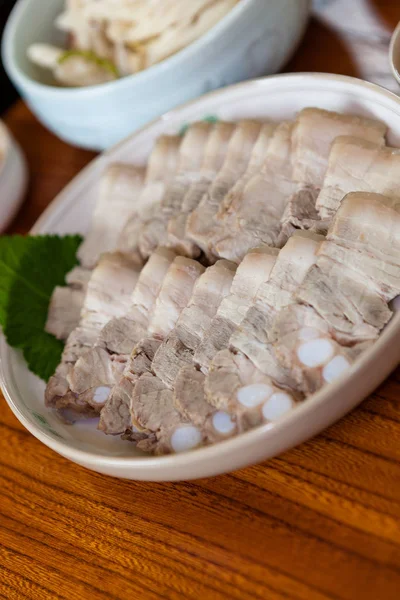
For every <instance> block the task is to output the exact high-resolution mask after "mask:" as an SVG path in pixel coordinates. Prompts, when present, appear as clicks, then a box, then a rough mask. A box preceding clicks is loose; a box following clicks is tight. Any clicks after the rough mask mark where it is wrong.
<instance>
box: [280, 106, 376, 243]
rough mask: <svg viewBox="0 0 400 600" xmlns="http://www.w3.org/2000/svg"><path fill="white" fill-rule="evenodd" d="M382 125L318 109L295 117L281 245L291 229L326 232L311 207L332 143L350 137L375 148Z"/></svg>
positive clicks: (312, 109) (323, 175) (357, 117)
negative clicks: (289, 191)
mask: <svg viewBox="0 0 400 600" xmlns="http://www.w3.org/2000/svg"><path fill="white" fill-rule="evenodd" d="M386 129H387V127H386V125H385V124H384V123H382V122H380V121H377V120H375V119H369V118H365V117H359V116H353V115H343V114H339V113H335V112H331V111H327V110H321V109H319V108H305V109H303V110H302V111H300V113H299V114H298V116H297V119H296V125H295V128H294V132H293V140H292V146H293V158H292V161H293V163H292V164H293V173H292V174H293V181H295V182H296V191H295V192H294V193H293V195H292V197H291V198H290V200H289V202H288V204H287V206H286V209H285V212H284V214H283V216H282V233H281V241H282V242H284V241H285V240H286V239H287V238H288V236H290V235H291V233H292V232H293V231H294V230H295V229H310V230H312V231H316V232H326V229H327V225H326V224H325V223H323V222H322V223H321V222H320V216H319V215H318V212H317V210H316V207H315V203H316V199H317V196H318V193H319V191H320V189H321V187H322V185H323V181H324V177H325V174H326V171H327V168H328V161H329V156H330V152H331V147H332V143H333V141H334V140H335V139H336V138H337V137H339V136H343V135H350V136H354V137H357V138H360V139H361V140H366V141H369V142H373V143H375V144H378V145H381V146H382V145H383V144H384V143H385V138H384V136H385V133H386Z"/></svg>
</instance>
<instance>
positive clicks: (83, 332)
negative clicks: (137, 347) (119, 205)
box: [45, 253, 140, 416]
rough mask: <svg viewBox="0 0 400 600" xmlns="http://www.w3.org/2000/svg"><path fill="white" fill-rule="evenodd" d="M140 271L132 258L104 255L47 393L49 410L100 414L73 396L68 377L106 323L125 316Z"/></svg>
mask: <svg viewBox="0 0 400 600" xmlns="http://www.w3.org/2000/svg"><path fill="white" fill-rule="evenodd" d="M139 270H140V267H139V266H138V264H137V263H136V262H135V261H134V260H132V259H131V258H129V257H127V256H124V255H121V254H119V253H112V254H104V255H103V256H102V257H101V258H100V260H99V263H98V265H97V266H96V268H95V269H94V270H93V272H92V274H91V277H90V280H89V282H88V285H87V292H86V296H85V300H84V304H83V308H82V311H81V318H80V323H79V326H78V327H77V328H76V329H74V331H72V333H71V334H70V335H69V336H68V339H67V342H66V345H65V348H64V351H63V354H62V359H61V363H60V365H59V366H58V367H57V369H56V372H55V374H54V375H53V376H52V377H51V378H50V380H49V382H48V384H47V387H46V391H45V402H46V405H47V406H50V407H53V408H56V409H59V410H66V409H71V410H72V411H74V412H75V413H77V414H79V413H81V414H82V415H83V416H87V415H90V414H93V413H96V412H97V411H98V409H97V407H96V406H95V405H94V406H91V405H89V404H88V402H87V401H86V399H85V397H84V395H82V396H79V395H77V394H74V393H73V392H71V390H70V388H69V384H68V379H67V377H68V375H69V372H70V371H71V369H72V367H73V365H74V364H75V363H76V361H77V360H78V359H79V357H80V356H82V354H84V352H85V351H86V350H87V348H88V347H90V346H92V345H93V344H94V343H95V341H96V338H97V336H98V334H99V332H100V330H101V328H102V327H103V326H104V325H105V323H106V322H107V321H109V320H110V319H112V318H113V317H118V316H121V315H123V314H124V313H125V312H126V311H127V310H128V308H129V304H130V297H131V294H132V291H133V288H134V286H135V284H136V281H137V279H138V277H139Z"/></svg>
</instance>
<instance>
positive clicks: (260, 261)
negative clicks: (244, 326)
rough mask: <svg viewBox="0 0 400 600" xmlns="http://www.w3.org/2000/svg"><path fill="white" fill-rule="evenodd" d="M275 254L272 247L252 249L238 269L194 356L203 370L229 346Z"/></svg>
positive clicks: (273, 260)
mask: <svg viewBox="0 0 400 600" xmlns="http://www.w3.org/2000/svg"><path fill="white" fill-rule="evenodd" d="M277 254H278V250H276V249H275V248H268V247H267V246H264V247H262V248H255V249H254V250H252V251H250V252H249V253H248V254H247V255H246V256H245V257H244V259H243V260H242V262H241V263H240V265H239V266H238V268H237V271H236V274H235V277H234V279H233V282H232V286H231V289H230V293H229V295H227V296H226V298H224V299H223V300H222V302H221V304H220V306H219V308H218V311H217V313H216V315H215V317H214V318H213V320H212V322H211V324H210V326H209V328H208V330H207V332H206V334H205V335H204V336H203V337H204V339H203V341H202V342H201V344H199V346H198V348H197V349H196V352H195V354H194V362H195V363H196V364H197V365H198V366H200V368H201V369H202V370H203V371H205V372H206V371H207V369H208V367H209V365H210V363H211V361H212V359H213V358H214V356H215V355H216V353H217V352H218V351H219V350H222V349H223V348H226V346H227V345H228V342H229V339H230V337H231V335H232V333H233V332H234V331H235V330H236V328H237V327H238V326H239V325H240V323H241V322H242V320H243V319H244V317H245V315H246V312H247V310H248V308H249V307H250V306H251V304H252V303H253V301H254V298H255V297H256V295H257V292H258V289H259V287H260V286H261V284H262V283H264V282H265V281H267V280H268V278H269V276H270V273H271V270H272V268H273V266H274V264H275V260H276V257H277Z"/></svg>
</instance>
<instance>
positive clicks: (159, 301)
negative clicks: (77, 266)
mask: <svg viewBox="0 0 400 600" xmlns="http://www.w3.org/2000/svg"><path fill="white" fill-rule="evenodd" d="M203 272H204V267H203V266H202V265H200V263H198V262H196V261H194V260H191V259H189V258H185V257H183V256H178V257H176V258H175V260H174V261H173V262H172V264H171V266H170V267H169V269H168V271H167V274H166V276H165V277H164V280H163V281H162V285H161V288H160V291H159V293H158V296H157V298H156V300H155V304H154V310H153V312H152V315H151V318H150V320H149V323H148V326H147V329H146V331H144V332H142V335H141V338H139V339H137V343H136V344H135V345H134V346H132V347H131V355H130V357H129V358H128V360H127V362H126V365H125V366H124V370H123V374H122V377H121V378H119V380H118V383H117V384H116V385H115V386H114V387H113V388H112V390H111V393H110V394H109V397H108V400H107V403H106V405H105V407H104V409H103V411H102V415H101V421H100V428H101V429H102V430H103V431H104V432H105V433H110V434H114V435H115V434H119V433H123V432H124V431H125V430H126V429H130V428H132V427H136V423H135V422H134V421H132V419H131V420H130V422H129V423H128V422H123V423H121V422H118V425H117V429H118V428H119V427H122V426H123V429H122V430H120V429H119V430H116V429H115V427H116V423H117V420H116V419H115V416H114V414H113V410H114V406H117V407H120V405H121V397H123V398H125V400H126V401H128V400H129V402H130V404H131V403H132V402H133V400H132V397H133V392H134V389H135V385H136V380H137V378H138V376H139V375H141V374H142V373H143V372H146V371H147V370H148V369H149V368H150V365H151V362H152V360H153V358H154V354H155V352H156V350H157V348H158V346H159V345H160V344H161V342H162V340H163V339H164V338H165V337H166V336H167V335H168V334H169V333H170V331H172V329H173V328H174V326H175V324H176V322H177V320H178V318H179V316H180V314H181V312H182V310H183V308H185V306H186V305H187V303H188V302H189V300H190V297H191V295H192V292H193V287H194V285H195V283H196V280H197V279H198V277H199V276H200V275H201V274H202V273H203ZM128 390H129V391H128ZM132 406H133V405H132ZM131 410H132V414H133V408H131Z"/></svg>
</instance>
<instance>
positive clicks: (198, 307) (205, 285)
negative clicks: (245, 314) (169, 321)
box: [152, 260, 236, 387]
mask: <svg viewBox="0 0 400 600" xmlns="http://www.w3.org/2000/svg"><path fill="white" fill-rule="evenodd" d="M235 269H236V265H234V263H231V262H229V261H226V260H219V261H217V262H216V263H215V265H213V266H212V267H209V268H208V269H206V271H205V272H204V273H203V275H201V276H200V277H199V279H198V280H197V282H196V285H195V287H194V289H193V294H192V297H191V299H190V301H189V303H188V305H187V306H186V308H184V309H183V311H182V313H181V316H180V317H179V319H178V321H177V323H176V326H175V329H174V330H173V331H172V332H171V333H170V334H169V335H168V337H167V338H166V339H165V340H164V342H163V343H162V344H161V346H160V347H159V349H158V350H157V353H156V355H155V358H154V361H153V365H152V370H153V372H154V373H155V374H156V375H157V377H159V378H160V379H161V380H162V381H163V382H164V383H165V384H166V385H167V386H168V387H172V386H173V383H174V380H175V377H176V376H177V374H178V371H179V369H180V367H181V366H183V365H185V364H187V363H189V364H190V363H191V362H192V358H193V353H194V351H195V350H196V348H197V346H198V345H199V343H201V341H202V340H203V337H204V334H205V333H206V331H208V328H209V326H210V324H211V322H212V318H213V316H214V315H215V313H216V312H217V309H218V307H219V305H220V303H221V301H223V299H224V298H225V297H226V296H227V294H229V291H230V289H231V284H232V280H233V278H234V275H235Z"/></svg>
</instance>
